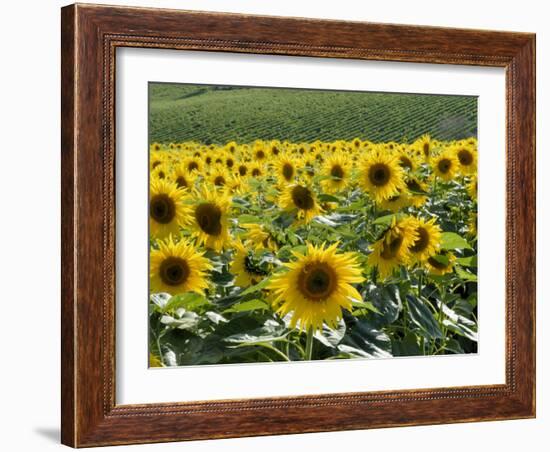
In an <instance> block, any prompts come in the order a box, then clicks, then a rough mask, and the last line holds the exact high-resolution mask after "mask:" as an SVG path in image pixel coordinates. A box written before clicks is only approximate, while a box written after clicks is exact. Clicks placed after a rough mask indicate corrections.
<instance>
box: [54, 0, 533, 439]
mask: <svg viewBox="0 0 550 452" xmlns="http://www.w3.org/2000/svg"><path fill="white" fill-rule="evenodd" d="M61 28H62V29H61V36H62V140H61V142H62V144H61V146H62V149H61V155H62V168H61V169H62V250H61V252H62V300H61V302H62V331H61V334H62V350H61V351H62V368H61V375H62V377H61V384H62V401H61V406H62V442H63V443H64V444H67V445H70V446H74V447H85V446H94V445H107V444H130V443H147V442H157V441H179V440H190V439H203V438H224V437H234V436H253V435H271V434H283V433H300V432H314V431H333V430H349V429H362V428H375V427H392V426H403V425H421V424H439V423H448V422H468V421H485V420H496V419H514V418H527V417H533V416H534V415H535V36H534V35H532V34H528V33H508V32H494V31H485V30H460V29H449V28H437V27H418V26H406V25H389V24H374V23H361V22H340V21H327V20H314V19H297V18H280V17H265V16H246V15H237V14H220V13H199V12H188V11H187V12H186V11H176V10H159V9H146V8H125V7H107V6H97V5H81V4H77V5H71V6H68V7H65V8H63V9H62V27H61ZM118 47H150V48H170V49H187V50H202V51H204V50H206V51H223V52H242V53H265V54H282V55H301V56H315V57H332V58H354V59H369V60H388V61H400V62H422V63H440V64H468V65H479V66H498V67H504V68H506V99H507V100H506V102H507V103H506V105H507V107H506V108H507V124H506V127H507V133H506V136H507V144H506V154H505V155H504V153H503V158H506V165H507V176H506V196H507V204H506V341H507V342H506V343H507V347H506V384H504V385H495V386H477V387H463V388H441V389H429V388H427V389H422V390H409V391H386V392H364V393H353V394H332V395H327V394H324V395H323V394H322V395H318V396H301V397H278V398H266V399H244V400H227V401H214V402H193V403H186V402H179V401H174V403H169V404H149V405H126V406H120V405H116V403H115V386H116V385H115V365H116V363H115V353H114V352H115V349H114V337H115V321H114V319H115V252H114V244H115V239H116V237H115V213H116V212H115V203H114V200H115V186H116V182H115V180H116V179H115V172H114V159H115V140H114V130H115V123H114V117H115V116H114V111H115V110H114V109H115V105H114V98H115V96H114V87H115V76H114V68H115V64H116V52H115V51H116V48H118Z"/></svg>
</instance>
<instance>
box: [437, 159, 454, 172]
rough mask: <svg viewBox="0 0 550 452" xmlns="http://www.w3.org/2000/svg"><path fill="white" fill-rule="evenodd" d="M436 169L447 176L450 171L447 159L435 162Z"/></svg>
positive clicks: (449, 163) (449, 162)
mask: <svg viewBox="0 0 550 452" xmlns="http://www.w3.org/2000/svg"><path fill="white" fill-rule="evenodd" d="M437 169H438V170H439V171H440V172H441V173H442V174H447V173H448V172H449V170H450V169H451V161H450V160H449V159H441V160H440V161H439V162H437Z"/></svg>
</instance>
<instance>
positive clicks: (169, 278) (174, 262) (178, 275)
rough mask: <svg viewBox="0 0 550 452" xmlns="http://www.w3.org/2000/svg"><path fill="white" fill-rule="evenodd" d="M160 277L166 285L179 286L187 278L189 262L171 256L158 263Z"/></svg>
mask: <svg viewBox="0 0 550 452" xmlns="http://www.w3.org/2000/svg"><path fill="white" fill-rule="evenodd" d="M159 272H160V279H161V280H162V282H163V283H164V284H166V285H167V286H179V285H180V284H183V283H184V282H185V281H186V280H187V278H189V273H190V270H189V264H188V263H187V261H185V260H184V259H181V258H179V257H174V256H171V257H169V258H167V259H165V260H164V261H163V262H162V264H160V270H159Z"/></svg>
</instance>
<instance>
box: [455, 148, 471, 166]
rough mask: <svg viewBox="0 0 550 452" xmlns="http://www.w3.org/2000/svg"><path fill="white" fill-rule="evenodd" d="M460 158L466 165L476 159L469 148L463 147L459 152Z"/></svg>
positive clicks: (461, 162)
mask: <svg viewBox="0 0 550 452" xmlns="http://www.w3.org/2000/svg"><path fill="white" fill-rule="evenodd" d="M457 157H458V160H460V164H461V165H464V166H468V165H471V164H472V162H473V161H474V156H473V155H472V153H471V152H470V151H468V150H467V149H461V150H460V151H458V153H457Z"/></svg>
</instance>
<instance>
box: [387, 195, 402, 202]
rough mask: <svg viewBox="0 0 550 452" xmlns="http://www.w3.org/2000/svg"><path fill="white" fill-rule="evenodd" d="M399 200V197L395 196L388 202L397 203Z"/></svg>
mask: <svg viewBox="0 0 550 452" xmlns="http://www.w3.org/2000/svg"><path fill="white" fill-rule="evenodd" d="M400 198H401V195H395V196H392V197H391V198H389V199H388V202H397V201H399V199H400Z"/></svg>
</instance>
